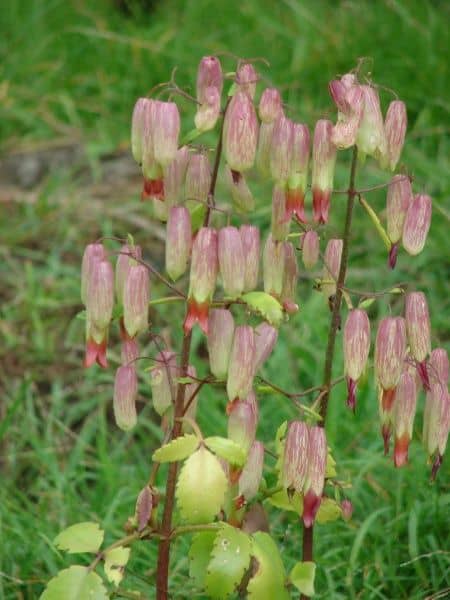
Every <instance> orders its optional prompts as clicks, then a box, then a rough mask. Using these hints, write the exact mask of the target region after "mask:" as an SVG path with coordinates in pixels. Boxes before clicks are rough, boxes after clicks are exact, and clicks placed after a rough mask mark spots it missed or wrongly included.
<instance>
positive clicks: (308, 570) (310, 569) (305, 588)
mask: <svg viewBox="0 0 450 600" xmlns="http://www.w3.org/2000/svg"><path fill="white" fill-rule="evenodd" d="M315 575H316V564H315V563H313V562H308V561H305V562H298V563H296V564H295V565H294V567H293V569H292V571H291V573H290V575H289V578H290V580H291V581H292V583H293V584H294V585H295V587H296V588H297V589H298V591H299V592H300V593H301V594H304V595H305V596H313V595H314V577H315Z"/></svg>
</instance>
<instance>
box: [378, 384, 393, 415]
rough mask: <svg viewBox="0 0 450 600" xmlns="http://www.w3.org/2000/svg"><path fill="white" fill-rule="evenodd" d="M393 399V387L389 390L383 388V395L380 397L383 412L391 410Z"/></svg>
mask: <svg viewBox="0 0 450 600" xmlns="http://www.w3.org/2000/svg"><path fill="white" fill-rule="evenodd" d="M394 400H395V387H393V388H390V389H389V390H383V396H382V398H381V406H382V408H383V410H384V411H385V412H391V410H392V405H393V404H394Z"/></svg>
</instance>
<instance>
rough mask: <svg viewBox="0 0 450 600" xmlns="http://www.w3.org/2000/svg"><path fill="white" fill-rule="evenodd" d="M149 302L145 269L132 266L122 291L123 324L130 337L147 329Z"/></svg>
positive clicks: (146, 271) (148, 287) (148, 281)
mask: <svg viewBox="0 0 450 600" xmlns="http://www.w3.org/2000/svg"><path fill="white" fill-rule="evenodd" d="M149 300H150V278H149V275H148V270H147V267H145V266H144V265H141V264H137V265H132V266H131V267H130V270H129V271H128V275H127V279H126V281H125V286H124V290H123V323H124V327H125V329H126V332H127V334H128V335H129V336H130V337H134V336H135V335H137V334H138V333H143V332H145V331H146V330H147V329H148V303H149Z"/></svg>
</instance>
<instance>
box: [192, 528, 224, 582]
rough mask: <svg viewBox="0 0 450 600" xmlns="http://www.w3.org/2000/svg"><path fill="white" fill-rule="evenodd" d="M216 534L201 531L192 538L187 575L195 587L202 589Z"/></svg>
mask: <svg viewBox="0 0 450 600" xmlns="http://www.w3.org/2000/svg"><path fill="white" fill-rule="evenodd" d="M216 535H217V532H215V531H202V532H201V533H198V534H197V535H195V536H194V537H193V538H192V544H191V547H190V550H189V577H190V578H191V579H193V580H194V582H195V585H196V586H197V587H199V588H202V589H203V587H204V585H205V577H206V569H207V567H208V563H209V561H210V559H211V552H212V549H213V546H214V540H215V539H216Z"/></svg>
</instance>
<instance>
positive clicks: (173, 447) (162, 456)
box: [153, 433, 200, 463]
mask: <svg viewBox="0 0 450 600" xmlns="http://www.w3.org/2000/svg"><path fill="white" fill-rule="evenodd" d="M199 443H200V441H199V439H198V437H197V436H196V435H194V434H193V433H188V434H186V435H182V436H180V437H178V438H176V439H175V440H172V441H171V442H169V443H168V444H165V445H164V446H161V448H158V450H155V452H153V460H154V461H156V462H160V463H164V462H178V461H179V460H184V459H185V458H187V457H188V456H191V454H192V453H193V452H195V450H197V448H198V445H199Z"/></svg>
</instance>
